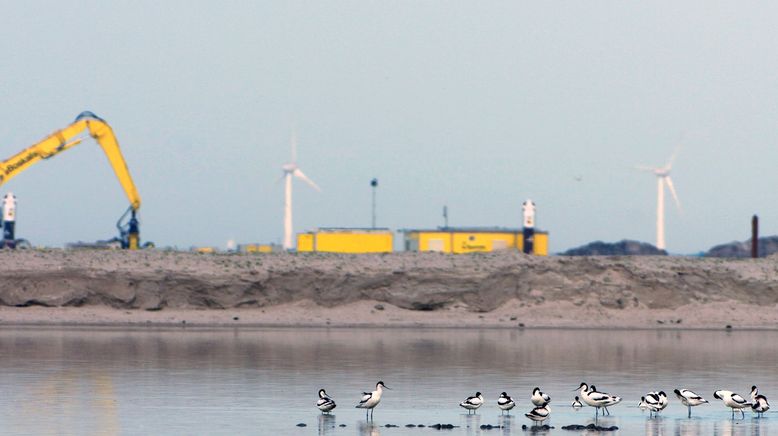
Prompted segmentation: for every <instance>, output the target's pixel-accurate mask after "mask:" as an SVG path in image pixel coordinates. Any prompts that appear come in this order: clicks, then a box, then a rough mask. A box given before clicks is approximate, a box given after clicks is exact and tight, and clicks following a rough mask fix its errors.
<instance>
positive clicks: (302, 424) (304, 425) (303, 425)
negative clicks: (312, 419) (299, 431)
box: [297, 422, 308, 427]
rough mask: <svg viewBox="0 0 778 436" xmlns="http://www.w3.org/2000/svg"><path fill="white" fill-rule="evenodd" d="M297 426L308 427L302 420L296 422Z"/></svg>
mask: <svg viewBox="0 0 778 436" xmlns="http://www.w3.org/2000/svg"><path fill="white" fill-rule="evenodd" d="M297 426H298V427H308V424H306V423H304V422H301V423H299V424H297Z"/></svg>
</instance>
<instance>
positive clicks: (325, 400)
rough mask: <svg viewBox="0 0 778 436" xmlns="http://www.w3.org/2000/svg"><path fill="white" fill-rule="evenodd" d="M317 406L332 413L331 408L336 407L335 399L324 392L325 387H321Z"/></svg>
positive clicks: (324, 411)
mask: <svg viewBox="0 0 778 436" xmlns="http://www.w3.org/2000/svg"><path fill="white" fill-rule="evenodd" d="M316 407H318V408H319V410H321V411H322V412H323V413H330V410H332V409H334V408H335V407H336V404H335V400H333V399H332V398H330V396H329V395H327V392H324V389H319V401H317V402H316Z"/></svg>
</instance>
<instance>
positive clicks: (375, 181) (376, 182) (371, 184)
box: [370, 179, 378, 228]
mask: <svg viewBox="0 0 778 436" xmlns="http://www.w3.org/2000/svg"><path fill="white" fill-rule="evenodd" d="M370 186H371V187H372V188H373V228H375V190H376V188H377V187H378V179H373V180H371V181H370Z"/></svg>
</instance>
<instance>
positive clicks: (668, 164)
mask: <svg viewBox="0 0 778 436" xmlns="http://www.w3.org/2000/svg"><path fill="white" fill-rule="evenodd" d="M682 146H683V142H681V143H679V144H678V145H676V146H675V150H673V154H671V155H670V159H669V160H668V161H667V164H665V168H667V170H668V171H669V170H671V169H672V168H673V162H675V158H676V156H678V152H679V151H680V150H681V147H682Z"/></svg>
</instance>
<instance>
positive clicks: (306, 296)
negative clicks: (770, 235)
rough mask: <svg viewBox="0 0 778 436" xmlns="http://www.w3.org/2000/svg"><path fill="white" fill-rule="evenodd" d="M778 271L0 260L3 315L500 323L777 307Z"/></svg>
mask: <svg viewBox="0 0 778 436" xmlns="http://www.w3.org/2000/svg"><path fill="white" fill-rule="evenodd" d="M776 269H778V262H776V259H775V258H767V259H759V260H750V259H749V260H722V259H704V258H679V257H666V256H656V257H576V258H572V257H548V258H539V257H531V256H526V255H523V254H520V253H515V252H504V253H491V254H478V255H461V256H451V255H443V254H436V253H394V254H385V255H356V256H355V255H323V254H296V255H294V254H270V255H241V254H229V255H228V254H224V255H218V254H217V255H212V254H211V255H202V254H190V253H180V252H163V251H147V252H112V251H60V250H51V251H15V252H10V251H4V252H0V305H5V306H34V305H39V306H47V307H66V306H76V307H83V306H104V307H111V308H117V309H146V310H160V309H166V308H170V309H232V308H254V307H262V308H265V307H269V306H275V305H281V304H287V303H294V302H299V301H312V302H314V303H315V304H316V305H320V306H324V307H336V306H340V305H345V304H350V303H355V302H359V301H377V302H382V303H387V304H391V305H394V306H397V307H400V308H405V309H412V310H422V311H426V310H437V309H442V308H446V307H452V306H457V307H461V308H464V310H466V311H469V312H489V311H493V310H495V309H497V308H499V307H501V306H503V305H505V304H506V303H508V302H509V301H518V302H521V303H522V304H525V305H529V306H531V305H544V306H548V305H549V304H553V303H570V305H571V306H574V307H581V306H583V307H588V308H592V307H595V308H596V307H602V308H606V309H614V310H619V309H649V310H653V309H655V310H666V309H674V308H678V307H681V306H685V305H689V304H707V303H716V302H726V301H733V300H734V301H737V302H738V303H740V304H750V305H759V306H774V305H775V304H776V303H778V292H775V290H777V289H778V275H776V274H775V272H776Z"/></svg>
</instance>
